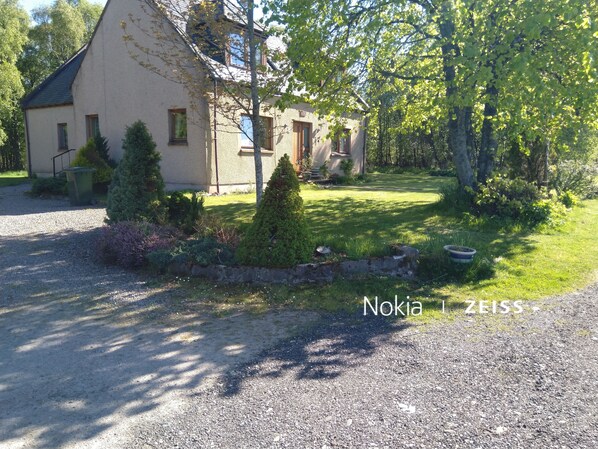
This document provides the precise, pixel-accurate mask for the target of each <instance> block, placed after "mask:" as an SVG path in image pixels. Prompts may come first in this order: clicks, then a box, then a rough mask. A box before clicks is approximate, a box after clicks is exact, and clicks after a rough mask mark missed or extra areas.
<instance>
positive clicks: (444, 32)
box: [439, 2, 474, 187]
mask: <svg viewBox="0 0 598 449" xmlns="http://www.w3.org/2000/svg"><path fill="white" fill-rule="evenodd" d="M449 3H450V2H444V3H443V5H442V11H441V13H442V18H441V19H440V20H441V22H440V26H439V28H440V34H441V36H442V38H443V40H444V44H443V45H442V62H443V72H444V81H445V83H446V99H447V103H448V105H449V108H450V109H449V121H448V145H449V149H450V150H451V153H452V154H453V161H454V162H455V168H456V170H457V177H458V179H459V184H460V185H461V187H473V185H474V176H473V169H472V166H471V162H470V160H469V152H468V148H467V143H468V132H467V130H468V128H469V125H470V123H471V115H470V111H469V112H468V108H466V107H463V106H455V104H458V102H457V101H456V100H458V94H459V91H458V89H457V87H456V86H455V75H456V71H455V66H454V58H455V57H456V56H457V55H458V53H459V48H458V47H457V46H456V44H454V43H453V40H454V32H455V25H454V23H453V21H452V19H451V18H450V14H451V13H452V11H451V10H450V4H449Z"/></svg>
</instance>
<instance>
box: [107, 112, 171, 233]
mask: <svg viewBox="0 0 598 449" xmlns="http://www.w3.org/2000/svg"><path fill="white" fill-rule="evenodd" d="M123 149H124V155H123V158H122V160H121V161H120V163H119V164H118V166H117V167H116V170H115V171H114V176H113V177H112V184H111V185H110V189H109V191H108V205H107V210H106V212H107V214H108V219H109V222H110V223H116V222H119V221H149V222H152V223H164V222H166V220H167V207H166V196H165V194H164V180H163V179H162V175H161V174H160V154H159V153H158V152H157V151H156V144H155V143H154V140H153V139H152V136H151V135H150V133H149V132H148V130H147V128H146V126H145V124H144V123H143V122H141V121H138V122H136V123H134V124H133V125H131V126H130V127H127V131H126V134H125V139H124V140H123Z"/></svg>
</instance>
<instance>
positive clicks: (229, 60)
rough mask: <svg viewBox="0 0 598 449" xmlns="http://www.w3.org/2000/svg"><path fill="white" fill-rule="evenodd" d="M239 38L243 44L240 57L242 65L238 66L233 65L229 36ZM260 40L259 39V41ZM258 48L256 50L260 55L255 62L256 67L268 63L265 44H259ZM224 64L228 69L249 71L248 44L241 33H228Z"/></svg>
mask: <svg viewBox="0 0 598 449" xmlns="http://www.w3.org/2000/svg"><path fill="white" fill-rule="evenodd" d="M233 35H235V36H239V37H240V38H241V40H242V42H243V55H242V60H243V64H242V65H239V64H235V63H233V51H232V46H231V41H232V38H231V36H233ZM260 40H261V39H260ZM259 47H260V48H259V49H258V51H259V55H260V58H259V59H260V60H259V61H257V63H258V66H260V65H261V66H266V65H267V63H268V60H267V58H266V48H265V42H263V41H262V42H260V46H259ZM235 57H237V55H235ZM226 64H227V65H228V66H229V67H236V68H238V69H245V70H249V42H248V39H247V36H246V35H245V34H244V33H243V32H242V31H239V32H231V33H228V41H227V43H226Z"/></svg>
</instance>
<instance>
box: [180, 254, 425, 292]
mask: <svg viewBox="0 0 598 449" xmlns="http://www.w3.org/2000/svg"><path fill="white" fill-rule="evenodd" d="M396 252H397V254H396V255H394V256H386V257H373V258H368V259H361V260H344V261H342V262H322V263H309V264H303V265H297V266H296V267H292V268H263V267H247V266H237V267H234V266H233V267H231V266H225V265H209V266H201V265H189V264H173V265H171V266H170V267H169V271H170V272H171V273H173V274H177V275H182V276H192V277H199V278H204V279H208V280H210V281H215V282H220V283H224V284H292V285H297V284H314V283H330V282H333V281H334V280H335V279H336V278H339V277H340V278H344V279H353V278H358V277H363V276H368V275H369V276H392V277H398V278H401V279H405V280H412V279H414V278H415V274H416V270H417V259H418V256H419V251H418V250H417V249H415V248H412V247H409V246H402V247H400V249H398V250H396Z"/></svg>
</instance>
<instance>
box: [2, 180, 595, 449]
mask: <svg viewBox="0 0 598 449" xmlns="http://www.w3.org/2000/svg"><path fill="white" fill-rule="evenodd" d="M24 189H25V188H24V187H17V188H5V189H0V285H2V290H1V291H0V448H2V449H8V448H10V449H13V448H84V449H86V448H91V447H97V448H133V449H136V448H144V449H146V448H147V449H149V448H201V449H203V448H212V447H213V448H231V449H232V448H235V449H240V448H251V449H253V448H317V449H324V448H403V447H414V448H542V449H545V448H571V449H584V448H587V449H594V448H596V447H598V398H597V392H598V286H593V287H589V288H587V289H585V290H583V291H581V292H576V293H571V294H568V295H564V296H561V297H556V298H548V299H546V300H543V301H539V302H537V303H526V304H525V311H524V313H523V314H521V315H512V314H509V315H504V316H488V315H484V316H480V315H476V316H472V317H458V318H457V319H456V320H455V321H454V322H448V321H447V322H442V323H437V324H433V325H425V326H419V325H410V324H408V323H405V322H401V323H398V324H396V323H395V324H393V323H389V322H387V321H385V320H383V319H376V318H368V319H365V318H363V317H359V316H350V317H349V316H342V317H339V316H336V317H332V316H324V317H320V318H319V321H318V323H319V324H317V325H313V323H314V322H315V320H316V319H318V317H317V316H315V315H313V314H312V315H310V314H297V313H292V312H281V313H275V314H267V315H265V316H262V317H248V316H246V315H238V316H233V317H229V318H226V319H214V318H212V317H210V316H209V315H208V314H207V312H206V313H205V314H202V313H200V312H198V313H194V314H189V315H188V316H181V317H177V319H174V320H173V319H171V318H170V317H166V315H164V316H161V315H160V314H161V313H164V310H166V309H167V307H166V306H165V305H168V304H169V303H171V302H173V301H174V302H175V301H176V300H177V298H180V296H181V295H182V294H184V293H182V292H180V291H177V290H176V289H163V288H152V287H151V286H150V285H148V284H147V283H146V282H145V280H144V279H142V278H140V277H138V276H137V275H135V274H133V273H127V272H123V271H121V270H117V269H112V268H107V267H102V266H100V265H97V264H95V263H94V262H93V260H92V254H93V251H92V248H91V247H90V245H89V241H90V237H91V236H93V234H94V233H95V232H97V228H98V227H99V226H100V225H101V223H102V220H103V216H104V211H103V210H102V209H93V208H92V209H72V208H69V207H68V206H67V204H66V202H65V201H63V200H33V199H28V198H25V197H23V191H24ZM506 299H509V298H506ZM147 309H150V310H155V311H156V312H155V313H157V314H158V318H156V317H155V314H154V317H153V318H151V319H149V318H148V317H147V316H146V314H145V313H142V312H143V311H145V310H147ZM291 335H294V336H291Z"/></svg>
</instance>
